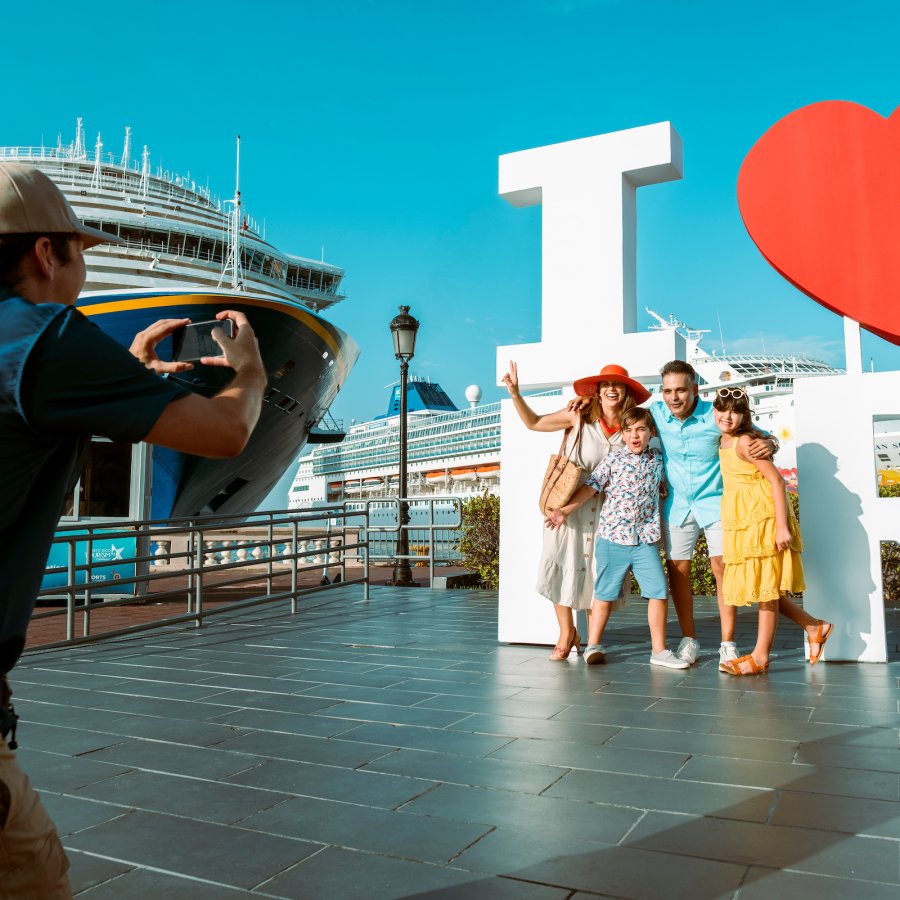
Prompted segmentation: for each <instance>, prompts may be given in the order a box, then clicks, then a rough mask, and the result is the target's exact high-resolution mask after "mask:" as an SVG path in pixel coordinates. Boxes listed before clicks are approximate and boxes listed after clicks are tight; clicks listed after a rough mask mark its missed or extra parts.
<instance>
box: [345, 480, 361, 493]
mask: <svg viewBox="0 0 900 900" xmlns="http://www.w3.org/2000/svg"><path fill="white" fill-rule="evenodd" d="M362 489H363V486H362V482H360V481H345V482H344V493H345V494H358V493H360V492H361V491H362Z"/></svg>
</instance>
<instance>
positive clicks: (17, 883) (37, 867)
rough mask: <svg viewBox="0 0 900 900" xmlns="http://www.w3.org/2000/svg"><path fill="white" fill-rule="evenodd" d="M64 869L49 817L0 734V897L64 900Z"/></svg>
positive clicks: (66, 892) (66, 893)
mask: <svg viewBox="0 0 900 900" xmlns="http://www.w3.org/2000/svg"><path fill="white" fill-rule="evenodd" d="M68 870H69V861H68V860H67V859H66V852H65V850H63V846H62V844H61V843H60V842H59V837H57V834H56V828H54V826H53V822H52V821H51V820H50V816H48V815H47V811H46V810H45V809H44V806H43V804H42V803H41V800H40V798H39V797H38V795H37V793H36V791H35V790H34V788H33V787H32V786H31V782H29V780H28V776H27V775H26V774H25V773H24V772H23V771H22V770H21V768H19V763H18V761H17V760H16V757H15V754H14V753H13V752H12V751H11V750H10V749H9V747H7V746H6V741H4V740H2V739H0V900H69V898H71V896H72V889H71V887H70V886H69V876H68V875H67V874H66V873H67V872H68Z"/></svg>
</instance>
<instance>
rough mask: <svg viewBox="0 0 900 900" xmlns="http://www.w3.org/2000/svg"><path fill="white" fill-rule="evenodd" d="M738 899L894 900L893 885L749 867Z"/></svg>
mask: <svg viewBox="0 0 900 900" xmlns="http://www.w3.org/2000/svg"><path fill="white" fill-rule="evenodd" d="M740 897H741V900H772V898H773V897H814V898H815V900H847V898H848V897H852V898H853V900H895V898H896V897H897V886H896V885H889V884H875V883H873V882H871V881H861V880H857V879H853V880H850V879H846V878H834V877H828V878H826V877H824V876H822V875H805V874H802V873H799V872H779V871H777V870H776V869H765V868H762V867H759V866H753V867H751V868H750V870H749V871H748V873H747V877H746V878H745V879H744V883H743V884H742V885H741V894H740Z"/></svg>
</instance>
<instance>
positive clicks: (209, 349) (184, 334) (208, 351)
mask: <svg viewBox="0 0 900 900" xmlns="http://www.w3.org/2000/svg"><path fill="white" fill-rule="evenodd" d="M213 328H221V329H222V332H223V334H224V335H225V337H229V338H230V337H233V336H234V322H232V321H231V319H212V320H211V321H209V322H195V323H193V324H191V325H185V326H184V327H183V328H179V329H178V330H177V331H173V332H172V360H173V361H174V362H198V361H199V360H201V359H203V357H204V356H224V355H225V351H224V350H222V348H221V347H220V346H219V345H218V344H217V343H216V342H215V340H214V339H213V336H212V330H213Z"/></svg>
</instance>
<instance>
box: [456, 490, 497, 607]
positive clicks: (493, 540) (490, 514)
mask: <svg viewBox="0 0 900 900" xmlns="http://www.w3.org/2000/svg"><path fill="white" fill-rule="evenodd" d="M459 550H460V553H462V557H463V565H464V566H465V567H466V568H467V569H471V570H472V571H473V572H477V573H478V577H479V578H480V579H481V583H482V585H483V586H484V587H486V588H490V589H491V590H496V589H497V588H498V587H499V586H500V498H499V497H495V496H494V495H493V494H488V493H484V494H482V495H481V496H479V497H472V498H471V499H469V500H466V502H465V503H463V507H462V537H461V538H460V541H459Z"/></svg>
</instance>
